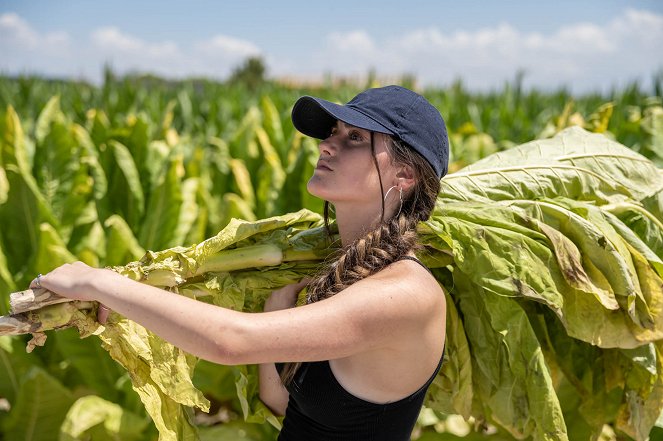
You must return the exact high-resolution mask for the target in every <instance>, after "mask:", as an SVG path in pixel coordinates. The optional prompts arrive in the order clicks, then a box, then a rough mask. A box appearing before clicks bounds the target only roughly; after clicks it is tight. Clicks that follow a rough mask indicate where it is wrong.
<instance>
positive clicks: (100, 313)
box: [97, 303, 110, 325]
mask: <svg viewBox="0 0 663 441" xmlns="http://www.w3.org/2000/svg"><path fill="white" fill-rule="evenodd" d="M108 314H110V308H109V307H108V306H106V305H104V304H103V303H99V309H98V310H97V321H98V322H99V323H101V324H102V325H105V324H106V321H107V320H108Z"/></svg>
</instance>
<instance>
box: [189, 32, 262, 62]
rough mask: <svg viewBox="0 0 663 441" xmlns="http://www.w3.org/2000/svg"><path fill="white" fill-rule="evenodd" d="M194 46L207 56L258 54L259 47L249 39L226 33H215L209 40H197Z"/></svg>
mask: <svg viewBox="0 0 663 441" xmlns="http://www.w3.org/2000/svg"><path fill="white" fill-rule="evenodd" d="M194 46H195V48H196V49H197V50H198V51H200V53H202V54H205V55H209V56H222V57H227V56H233V57H242V58H245V57H249V56H254V55H259V54H260V48H258V46H256V45H255V44H253V43H251V42H250V41H246V40H240V39H239V38H233V37H229V36H227V35H216V36H214V37H212V38H210V39H209V40H205V41H201V42H198V43H196V44H195V45H194Z"/></svg>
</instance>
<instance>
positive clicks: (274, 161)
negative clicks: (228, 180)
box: [256, 127, 290, 218]
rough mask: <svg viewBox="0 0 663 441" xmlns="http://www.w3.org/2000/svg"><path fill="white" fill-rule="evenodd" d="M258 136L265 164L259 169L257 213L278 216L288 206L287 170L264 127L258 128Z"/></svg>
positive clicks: (262, 216) (262, 215) (264, 215)
mask: <svg viewBox="0 0 663 441" xmlns="http://www.w3.org/2000/svg"><path fill="white" fill-rule="evenodd" d="M256 137H257V138H258V141H259V143H260V147H261V148H262V154H263V155H262V156H263V160H264V162H263V164H262V166H261V167H260V169H259V171H258V187H257V191H256V194H257V202H258V203H257V215H258V217H259V218H265V217H270V216H276V215H278V214H281V213H282V212H283V207H285V206H287V204H288V198H289V197H290V195H288V194H284V193H283V191H282V189H283V184H284V183H285V179H286V177H285V171H284V170H283V166H282V164H281V160H280V159H279V155H278V154H277V152H276V150H275V149H274V146H272V144H271V142H270V140H269V137H268V136H267V133H266V132H265V130H264V129H262V128H260V127H258V128H257V129H256Z"/></svg>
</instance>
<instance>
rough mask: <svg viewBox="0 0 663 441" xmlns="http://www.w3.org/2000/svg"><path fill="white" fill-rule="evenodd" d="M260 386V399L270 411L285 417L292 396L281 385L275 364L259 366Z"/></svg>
mask: <svg viewBox="0 0 663 441" xmlns="http://www.w3.org/2000/svg"><path fill="white" fill-rule="evenodd" d="M258 384H259V386H260V390H259V395H260V399H261V400H262V402H263V403H265V405H266V406H267V407H269V408H270V410H271V411H272V412H273V413H274V414H276V415H278V416H283V415H285V409H286V407H288V399H289V396H290V394H289V393H288V390H287V389H286V388H285V387H284V386H283V384H282V383H281V379H280V377H279V373H278V371H277V370H276V365H275V364H274V363H261V364H260V365H258Z"/></svg>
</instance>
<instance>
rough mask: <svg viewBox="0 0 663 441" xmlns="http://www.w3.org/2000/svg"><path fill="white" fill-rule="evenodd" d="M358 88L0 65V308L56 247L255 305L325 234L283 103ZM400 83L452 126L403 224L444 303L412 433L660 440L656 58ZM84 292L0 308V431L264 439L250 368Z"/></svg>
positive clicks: (661, 246)
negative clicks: (432, 376) (640, 72)
mask: <svg viewBox="0 0 663 441" xmlns="http://www.w3.org/2000/svg"><path fill="white" fill-rule="evenodd" d="M404 81H405V83H404V84H403V85H405V86H406V87H412V85H411V84H408V83H407V81H406V80H404ZM378 85H381V84H378V83H377V81H376V80H374V79H373V80H371V83H369V84H354V83H350V82H341V81H335V82H334V81H331V80H330V81H329V82H328V83H325V84H320V85H317V86H313V85H309V86H303V85H292V84H281V83H276V82H271V81H261V82H258V83H253V82H243V81H228V82H225V83H221V82H212V81H208V80H202V79H201V80H186V81H177V82H175V81H166V80H162V79H159V78H155V77H139V76H126V77H116V76H115V75H113V73H112V72H110V71H106V76H105V80H104V82H103V84H101V85H98V86H95V85H90V84H86V83H82V82H74V81H56V80H45V79H40V78H32V77H21V78H8V77H0V316H5V317H3V318H6V317H7V316H9V313H10V310H9V294H10V293H13V292H16V291H22V290H25V289H27V287H28V285H29V283H30V281H31V280H32V279H33V278H34V277H35V276H36V275H37V274H38V273H43V274H45V273H47V272H48V271H50V270H52V269H53V268H55V267H57V266H59V265H61V264H64V263H67V262H73V261H76V260H81V261H83V262H85V263H87V264H88V265H91V266H96V267H112V268H113V269H114V270H116V271H118V272H120V273H122V274H125V275H127V276H128V277H132V278H134V279H136V280H140V281H142V282H144V283H149V284H151V285H154V286H159V287H162V288H164V289H168V290H171V291H175V292H178V293H179V294H181V295H186V296H189V297H193V298H196V299H198V300H200V301H205V302H209V303H213V304H217V305H220V306H224V307H229V308H233V309H237V310H243V311H252V312H258V311H260V310H262V302H263V301H264V299H265V296H267V295H268V294H269V293H270V292H271V291H272V290H274V289H277V288H279V287H281V286H283V285H285V284H288V283H293V282H295V281H298V280H299V279H301V278H302V277H303V276H305V275H308V274H311V273H312V272H313V271H315V268H316V267H317V266H318V265H319V264H320V262H321V261H322V260H323V259H324V258H325V257H326V256H327V255H328V254H329V253H330V251H331V250H330V249H329V248H328V243H327V241H326V236H325V233H324V231H323V229H322V218H321V213H322V201H320V200H317V199H316V198H314V197H312V196H310V195H309V194H308V193H307V192H306V183H307V181H308V179H309V177H310V176H311V174H312V172H313V169H314V167H315V164H316V161H317V156H318V151H317V142H316V141H315V140H313V139H309V138H307V137H305V136H303V135H301V134H299V133H297V132H296V131H295V130H294V128H293V126H292V123H291V121H290V110H291V108H292V105H293V104H294V102H295V101H296V99H297V98H298V97H299V96H302V95H306V94H310V95H314V96H319V97H322V98H325V99H329V100H332V101H337V102H347V101H348V100H349V99H351V98H352V97H353V96H354V95H355V94H356V93H358V92H359V91H361V90H363V89H365V88H366V87H368V86H378ZM420 92H421V93H422V94H423V95H425V96H426V97H427V98H428V99H429V100H430V101H431V103H433V104H434V105H435V106H436V107H437V108H438V109H439V110H440V112H441V113H442V115H443V116H444V118H445V120H446V123H447V127H448V130H449V136H450V144H451V163H450V166H449V174H448V175H447V176H446V177H445V178H443V181H442V189H441V192H440V195H439V197H438V204H437V207H436V209H435V212H434V213H433V216H432V217H431V219H430V220H429V221H427V222H425V223H422V224H421V225H420V236H421V239H422V243H423V244H424V253H422V255H421V256H420V257H421V259H422V260H423V261H424V262H425V263H426V264H427V265H428V266H429V267H430V268H431V269H432V271H433V272H434V274H435V276H436V278H437V279H438V281H439V282H440V283H441V284H442V285H443V287H444V288H445V290H446V291H447V296H448V297H447V305H448V310H449V311H448V316H447V343H446V344H447V351H446V353H445V362H444V364H443V367H442V369H441V371H440V373H439V374H438V377H437V378H436V380H435V382H434V383H433V385H432V386H431V388H430V390H429V393H428V397H427V400H426V404H425V408H424V409H423V410H422V413H421V415H420V418H419V420H418V422H417V426H416V428H415V431H414V433H413V439H416V440H421V441H436V440H440V441H450V440H467V441H476V440H494V441H498V440H499V441H503V440H514V439H525V440H536V441H539V440H606V441H607V440H618V439H619V440H638V441H640V440H642V441H644V440H646V439H648V438H649V439H652V440H656V439H663V418H661V412H662V411H663V359H662V358H661V357H662V356H663V76H661V75H659V76H658V77H657V78H655V80H654V82H653V86H652V87H647V88H646V87H644V86H642V85H639V84H637V83H634V84H631V85H628V86H624V87H623V88H620V89H614V90H612V91H611V92H609V93H602V94H599V93H597V94H587V95H582V96H574V95H572V94H570V93H569V92H567V91H565V90H559V91H547V92H544V91H537V90H524V89H523V87H522V85H521V81H520V79H519V78H516V79H515V80H514V81H513V82H510V83H505V84H504V87H503V88H502V89H501V90H496V91H492V92H483V93H477V92H470V91H468V90H466V89H465V88H464V87H463V85H462V83H461V82H456V83H454V84H452V85H450V86H448V87H446V88H438V89H434V88H428V89H422V90H420ZM265 256H276V258H272V257H269V258H268V257H265ZM84 306H85V305H76V304H75V303H63V304H58V305H52V306H48V307H45V308H43V309H39V310H35V311H30V312H26V313H23V314H18V315H16V318H15V319H14V320H18V321H21V323H28V325H29V326H30V329H29V331H24V332H21V333H20V334H22V335H8V334H9V332H5V331H3V326H7V327H8V326H9V325H7V324H6V323H9V322H2V321H0V439H2V440H7V441H10V440H11V441H14V440H34V441H37V440H62V441H70V440H118V439H119V440H136V441H142V440H156V439H159V440H163V441H166V440H197V439H200V440H218V439H224V440H225V439H228V440H235V439H237V440H255V441H267V440H274V439H276V436H277V434H278V429H279V427H280V420H279V419H278V418H276V417H275V416H273V415H272V414H271V413H270V411H269V410H268V409H267V408H266V406H264V405H263V404H262V403H261V402H260V400H259V399H258V397H257V367H256V366H220V365H214V364H212V363H209V362H206V361H202V360H197V359H196V358H195V357H193V356H191V355H189V354H185V353H183V352H182V351H180V350H179V349H177V348H174V347H173V346H172V345H169V344H168V343H167V342H165V341H162V340H160V339H159V338H157V337H155V336H153V335H152V334H150V333H149V332H148V331H146V330H145V329H143V328H142V327H140V326H138V325H136V324H135V323H132V322H130V321H128V320H126V319H123V318H122V317H120V316H118V315H116V314H115V315H112V316H111V319H110V320H109V323H108V324H107V325H106V326H105V327H101V326H99V325H98V323H96V322H95V320H94V317H95V314H94V309H90V308H89V305H88V307H84ZM12 323H14V322H12ZM57 328H63V329H59V330H55V329H57ZM7 329H8V328H7ZM3 332H4V334H3ZM30 334H32V335H30ZM82 337H84V338H82ZM26 349H27V350H26Z"/></svg>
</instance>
